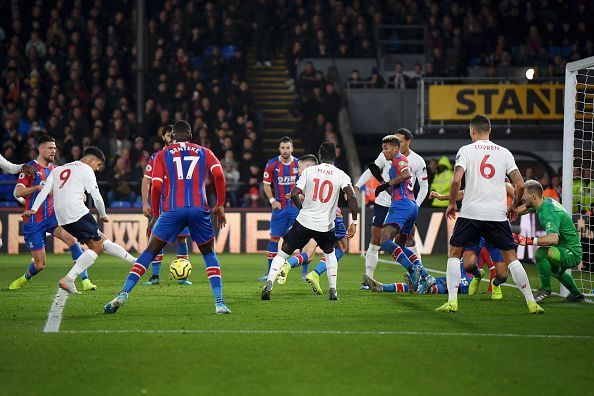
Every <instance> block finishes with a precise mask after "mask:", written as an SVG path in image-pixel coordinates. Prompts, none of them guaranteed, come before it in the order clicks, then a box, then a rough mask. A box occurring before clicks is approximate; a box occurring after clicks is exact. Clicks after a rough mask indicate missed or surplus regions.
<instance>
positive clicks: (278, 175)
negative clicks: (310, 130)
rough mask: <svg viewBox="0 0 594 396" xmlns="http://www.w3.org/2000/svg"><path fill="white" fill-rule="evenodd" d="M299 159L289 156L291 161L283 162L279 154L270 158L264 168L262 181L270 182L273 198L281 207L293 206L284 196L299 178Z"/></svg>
mask: <svg viewBox="0 0 594 396" xmlns="http://www.w3.org/2000/svg"><path fill="white" fill-rule="evenodd" d="M298 163H299V160H298V159H297V158H295V157H293V156H291V162H289V163H288V164H284V163H283V162H282V161H281V157H280V155H279V156H278V157H276V158H273V159H271V160H270V161H268V163H267V164H266V168H264V180H263V181H264V183H266V184H272V189H273V190H274V199H276V200H277V201H278V202H280V204H281V208H289V207H293V206H295V205H294V204H293V201H291V199H290V198H289V199H287V198H285V195H286V194H288V193H290V192H291V190H293V187H295V183H297V179H299V165H298Z"/></svg>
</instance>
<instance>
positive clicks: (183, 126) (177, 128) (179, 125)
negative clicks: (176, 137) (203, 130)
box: [172, 120, 192, 136]
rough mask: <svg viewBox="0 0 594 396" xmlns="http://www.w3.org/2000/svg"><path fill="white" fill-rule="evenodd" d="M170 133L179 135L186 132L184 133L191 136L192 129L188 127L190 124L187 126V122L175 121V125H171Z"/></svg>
mask: <svg viewBox="0 0 594 396" xmlns="http://www.w3.org/2000/svg"><path fill="white" fill-rule="evenodd" d="M172 131H173V133H174V134H176V133H180V132H186V133H188V134H190V136H191V135H192V127H191V126H190V124H188V122H187V121H184V120H177V121H175V124H173V127H172Z"/></svg>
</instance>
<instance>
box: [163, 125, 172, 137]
mask: <svg viewBox="0 0 594 396" xmlns="http://www.w3.org/2000/svg"><path fill="white" fill-rule="evenodd" d="M171 132H173V125H171V124H167V125H165V126H164V127H163V131H162V133H163V135H164V134H166V133H171Z"/></svg>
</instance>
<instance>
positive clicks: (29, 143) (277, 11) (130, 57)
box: [0, 0, 594, 206]
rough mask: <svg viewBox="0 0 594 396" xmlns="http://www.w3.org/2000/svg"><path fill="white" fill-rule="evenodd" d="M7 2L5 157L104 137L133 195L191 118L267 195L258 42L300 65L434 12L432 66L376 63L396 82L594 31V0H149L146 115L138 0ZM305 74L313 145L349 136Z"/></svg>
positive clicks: (232, 191) (520, 56)
mask: <svg viewBox="0 0 594 396" xmlns="http://www.w3.org/2000/svg"><path fill="white" fill-rule="evenodd" d="M1 7H2V11H3V21H4V23H3V24H2V27H1V28H0V46H1V48H2V51H1V53H0V65H1V66H2V72H1V74H0V79H1V83H0V110H1V113H0V117H1V122H2V127H3V134H2V147H1V152H2V155H4V156H5V157H6V158H7V159H8V160H10V161H12V162H16V163H20V162H24V161H28V160H31V159H33V158H34V157H35V149H34V147H35V139H36V137H38V136H39V135H40V134H43V133H48V134H51V135H52V136H54V137H55V138H56V139H57V141H58V143H59V144H58V147H59V156H58V163H63V162H67V161H72V160H76V159H79V158H80V156H81V153H82V152H83V151H84V149H85V148H86V147H87V146H89V145H95V146H98V147H100V148H101V149H102V150H103V151H104V152H105V153H106V155H107V157H108V158H109V160H108V164H107V169H109V171H105V172H103V173H102V174H101V175H99V180H100V181H102V182H104V185H103V187H102V188H103V189H104V190H105V191H104V192H105V193H107V195H108V196H109V199H110V201H112V202H113V201H122V202H124V203H126V202H127V203H131V202H132V203H133V202H137V201H138V199H139V191H140V187H139V181H140V180H141V178H142V170H143V168H144V166H145V164H146V161H147V158H148V156H149V155H150V153H151V152H153V151H154V150H156V149H157V148H159V147H160V146H161V145H162V142H161V139H160V137H159V136H158V131H160V128H161V127H162V126H163V125H165V124H167V123H170V122H171V121H172V120H175V119H180V118H184V119H188V120H189V121H190V122H191V124H192V126H193V129H194V131H195V140H196V141H197V142H198V143H200V144H202V145H204V146H206V147H210V148H212V149H213V151H214V152H215V154H216V155H217V156H218V157H219V158H221V160H222V162H223V164H224V169H225V173H226V175H227V177H228V180H229V182H230V183H229V196H228V201H229V204H230V205H233V206H240V205H245V206H262V205H264V204H263V203H262V199H261V193H260V180H261V173H262V166H263V164H264V163H265V161H266V159H265V158H263V155H262V153H261V151H260V147H261V144H260V143H261V141H262V133H261V115H260V113H259V112H258V110H257V109H256V108H255V107H254V101H253V98H252V94H251V92H250V87H249V84H248V83H247V81H246V75H245V71H246V57H245V53H246V50H247V47H248V45H249V43H253V46H254V48H256V49H257V51H256V59H257V62H258V66H269V65H270V62H271V60H272V59H273V58H274V56H273V55H274V54H278V53H279V52H281V50H283V49H286V54H285V56H286V57H287V60H288V65H289V68H290V70H291V71H292V72H293V73H295V72H296V66H297V64H298V63H299V62H300V61H301V60H302V59H303V58H305V57H374V56H376V49H375V47H376V45H375V43H374V27H375V26H376V25H378V24H409V25H410V24H423V23H426V25H427V28H428V31H429V35H428V42H427V49H428V54H427V55H428V60H429V61H428V62H427V63H426V64H425V65H424V66H422V65H420V64H419V65H417V66H415V71H414V75H411V73H407V76H406V78H405V77H399V76H400V75H402V73H400V72H402V70H401V69H402V65H398V64H397V65H396V68H397V70H396V73H395V76H394V77H391V78H389V79H387V81H386V80H385V79H384V77H382V76H381V75H380V74H379V72H377V71H374V72H373V73H372V75H371V76H370V77H369V78H368V79H366V80H367V81H366V82H365V84H368V85H371V86H381V85H383V84H387V85H388V86H393V87H395V88H399V87H413V86H414V84H415V81H416V78H418V77H419V76H421V75H424V76H427V75H450V74H454V75H460V74H464V73H465V69H466V67H468V66H472V65H486V66H497V65H508V64H509V65H536V66H537V67H538V73H539V74H540V75H559V74H560V73H562V71H563V68H564V65H565V62H566V61H568V60H573V59H576V58H580V57H586V56H590V55H592V51H593V48H592V37H594V35H593V34H592V28H591V24H589V23H588V21H589V20H591V19H592V16H593V15H592V12H593V8H592V7H587V6H586V3H585V2H581V1H578V2H575V4H574V3H568V2H563V1H559V0H557V1H546V0H542V1H532V2H520V1H518V0H508V1H502V2H495V1H491V0H486V1H483V2H481V3H480V5H477V6H467V5H465V4H462V3H461V2H460V3H459V2H441V3H438V2H430V1H426V2H425V1H415V0H404V1H383V0H382V1H379V0H378V1H369V2H362V1H357V0H355V1H352V2H342V1H316V2H307V1H304V0H296V1H293V2H290V5H286V4H285V2H283V1H278V2H272V1H269V0H257V1H253V2H238V1H230V2H216V3H215V2H202V1H188V2H181V1H179V0H167V1H164V2H162V3H150V2H149V4H147V7H148V9H147V18H148V22H147V25H148V29H147V30H148V31H147V36H148V37H147V43H148V48H147V58H148V59H147V62H146V63H147V73H148V75H147V79H146V81H147V92H146V102H145V103H144V110H143V114H142V117H143V118H144V121H145V122H144V123H139V122H138V119H139V116H140V115H139V114H137V112H136V103H135V97H136V95H135V92H136V86H135V81H136V80H135V71H136V68H137V65H136V53H137V48H136V47H135V42H134V40H135V32H134V25H135V22H134V20H135V13H134V11H133V10H134V2H133V1H131V0H122V1H118V2H110V1H104V0H91V1H83V0H73V1H65V0H56V1H42V0H34V1H25V2H23V1H19V0H10V1H7V2H4V3H3V4H2V6H1ZM551 10H554V12H553V11H551ZM559 20H564V21H571V23H564V24H560V23H558V21H559ZM248 38H249V40H248ZM355 74H356V73H355V72H353V75H355ZM415 76H416V77H415ZM295 77H296V80H297V81H296V82H297V93H298V94H299V98H300V99H299V100H300V106H299V109H298V110H299V112H300V113H301V115H302V118H303V123H302V124H301V131H300V132H301V133H302V134H303V135H304V139H303V141H305V142H307V143H308V144H309V145H308V147H307V149H308V150H310V151H311V148H312V147H316V145H317V144H318V143H319V142H320V141H322V140H330V141H334V142H335V143H337V144H338V145H339V146H340V139H339V134H338V122H337V121H338V120H337V117H338V109H339V108H340V96H339V95H338V94H337V93H336V92H335V90H334V87H333V85H332V84H330V83H328V81H327V79H326V77H325V76H324V74H323V73H322V72H320V71H317V70H315V67H313V65H312V66H311V68H310V67H309V66H307V67H306V70H305V71H304V73H302V74H301V75H300V76H295ZM353 78H355V79H356V78H362V77H361V76H359V77H355V76H354V77H353ZM344 157H345V155H344V153H341V156H339V164H338V165H339V166H341V165H342V166H344V163H340V161H344ZM2 178H4V179H8V180H12V179H13V176H10V175H2ZM0 198H1V199H3V200H7V201H11V200H12V186H10V185H5V184H2V185H0Z"/></svg>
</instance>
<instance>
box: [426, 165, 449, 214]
mask: <svg viewBox="0 0 594 396" xmlns="http://www.w3.org/2000/svg"><path fill="white" fill-rule="evenodd" d="M452 176H454V172H453V171H452V163H451V162H450V160H449V159H448V157H446V156H443V157H441V158H440V159H439V162H438V163H437V173H435V175H434V177H433V181H432V182H431V185H430V187H429V190H430V191H436V192H437V193H439V194H448V193H449V191H450V184H451V182H452ZM449 203H450V201H449V200H444V201H440V200H438V199H433V202H431V206H433V207H438V208H445V207H446V206H448V205H449Z"/></svg>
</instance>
